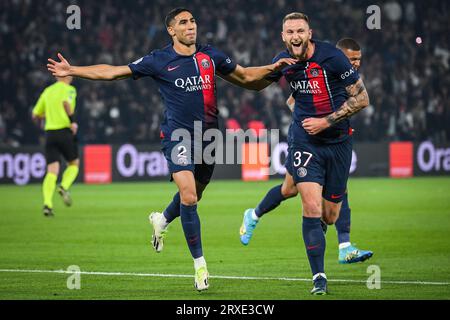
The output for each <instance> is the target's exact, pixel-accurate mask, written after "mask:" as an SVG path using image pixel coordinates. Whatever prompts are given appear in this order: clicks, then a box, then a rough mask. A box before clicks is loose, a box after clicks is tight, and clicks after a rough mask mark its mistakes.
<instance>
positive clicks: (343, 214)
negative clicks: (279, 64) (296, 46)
mask: <svg viewBox="0 0 450 320" xmlns="http://www.w3.org/2000/svg"><path fill="white" fill-rule="evenodd" d="M336 47H337V48H338V49H340V50H342V52H343V53H344V54H345V56H346V57H347V58H348V60H349V61H350V63H351V65H352V66H353V68H354V69H355V70H358V69H359V67H360V65H361V58H362V53H361V47H360V45H359V44H358V43H357V42H356V41H355V40H353V39H350V38H344V39H341V40H339V41H338V43H337V44H336ZM286 103H287V105H288V107H289V109H290V110H291V111H292V112H294V107H295V99H294V97H293V96H292V95H290V96H289V98H288V100H287V102H286ZM288 166H289V164H288V165H287V166H286V167H288ZM297 194H298V191H297V187H296V186H295V183H294V180H293V178H292V175H291V173H289V172H287V173H286V177H285V180H284V182H283V184H281V185H278V186H276V187H273V188H272V189H271V190H270V191H269V192H268V193H267V194H266V196H265V197H264V198H263V200H262V201H261V202H260V203H259V204H258V206H257V207H256V208H251V209H247V210H246V211H245V213H244V219H243V222H242V226H241V229H240V239H241V243H242V244H244V245H248V244H249V242H250V239H251V237H252V235H253V231H254V229H255V228H256V225H257V223H258V221H259V219H260V218H261V217H263V215H264V214H266V213H268V212H270V211H272V210H274V209H275V208H277V207H278V206H279V205H280V203H281V202H282V201H284V200H286V199H289V198H292V197H295V196H296V195H297ZM350 216H351V209H350V206H349V203H348V193H347V192H346V193H345V194H344V196H343V199H342V207H341V211H340V213H339V218H338V219H337V221H336V223H335V226H336V231H337V236H338V242H339V255H338V261H339V263H342V264H347V263H355V262H361V261H365V260H367V259H369V258H370V257H372V255H373V252H372V251H368V250H361V249H358V248H357V247H355V246H354V245H352V244H351V242H350ZM322 227H323V228H324V231H326V227H327V225H326V224H324V223H322Z"/></svg>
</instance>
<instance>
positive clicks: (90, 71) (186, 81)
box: [47, 8, 295, 291]
mask: <svg viewBox="0 0 450 320" xmlns="http://www.w3.org/2000/svg"><path fill="white" fill-rule="evenodd" d="M165 23H166V28H167V32H168V33H169V35H170V36H171V38H172V41H173V42H172V44H170V45H168V46H166V47H165V48H163V49H161V50H155V51H153V52H151V53H150V54H149V55H147V56H145V57H143V58H141V59H139V60H137V61H135V62H133V63H130V64H129V65H125V66H110V65H95V66H87V67H75V66H71V65H70V64H69V63H68V62H67V60H65V59H64V57H63V56H62V55H61V54H58V57H59V58H60V60H61V61H60V62H56V61H54V60H52V59H49V64H48V65H47V66H48V69H49V71H51V72H52V73H53V74H55V75H61V76H62V75H72V76H76V77H81V78H86V79H92V80H117V79H124V78H129V77H133V78H134V79H139V78H142V77H146V76H150V77H152V78H153V79H154V80H155V81H156V82H157V83H158V85H159V89H160V93H161V96H162V99H163V101H164V104H165V111H164V115H165V119H164V121H163V122H162V124H161V142H162V150H163V152H164V155H165V157H166V159H167V162H168V166H169V171H170V173H171V177H172V179H173V180H174V181H175V183H176V185H177V187H178V192H177V193H176V194H175V196H174V197H173V201H172V202H171V203H170V204H169V205H168V207H167V208H166V209H165V210H164V212H163V213H158V212H153V213H152V214H151V215H150V217H149V219H150V222H151V224H152V226H153V235H152V245H153V247H154V249H155V250H156V251H157V252H160V251H161V250H162V249H163V240H164V235H165V232H166V229H167V226H168V225H169V223H170V222H171V221H173V220H174V219H175V218H177V217H178V216H180V217H181V224H182V226H183V232H184V235H185V238H186V242H187V244H188V247H189V249H190V252H191V255H192V257H193V259H194V269H195V281H194V285H195V287H196V289H197V290H199V291H201V290H206V289H208V287H209V284H208V271H207V266H206V261H205V258H204V256H203V249H202V241H201V232H200V231H201V229H200V219H199V216H198V213H197V203H198V201H199V200H200V199H201V197H202V193H203V191H204V189H205V187H206V186H207V185H208V183H209V181H210V179H211V176H212V174H213V170H214V164H207V163H205V162H204V161H203V162H202V163H197V164H195V163H194V155H195V153H196V152H198V151H200V152H202V151H203V150H194V144H193V142H189V143H188V142H182V144H181V145H180V143H179V141H178V140H177V139H176V140H177V141H174V140H173V139H172V138H173V137H172V133H173V132H174V131H175V130H176V129H184V130H187V131H188V132H189V133H191V134H192V133H193V131H194V122H200V123H201V124H202V128H203V129H204V130H206V129H209V128H217V127H218V119H217V115H218V111H217V104H216V73H217V75H219V76H221V77H223V78H225V79H227V80H228V81H231V82H233V83H235V84H238V85H241V86H245V87H246V88H249V89H252V88H253V83H255V82H257V81H258V80H261V79H264V78H265V77H266V76H268V75H269V74H271V73H272V72H274V71H277V70H281V68H283V67H284V66H286V65H289V64H294V63H295V60H294V59H292V58H290V57H287V58H286V59H281V60H279V61H277V62H275V63H274V64H271V65H268V66H262V67H252V68H243V67H241V66H239V65H237V64H236V63H235V62H233V61H232V59H231V58H230V57H228V56H227V55H226V54H224V53H223V52H221V51H219V50H217V49H215V48H213V47H211V46H209V45H207V46H203V45H197V44H196V39H197V24H196V21H195V19H194V17H193V15H192V13H191V12H190V11H189V10H188V9H185V8H177V9H174V10H172V11H171V12H170V13H169V14H168V15H167V17H166V19H165ZM255 89H256V88H255ZM200 145H201V146H202V149H204V148H205V146H206V145H205V143H203V142H201V143H200Z"/></svg>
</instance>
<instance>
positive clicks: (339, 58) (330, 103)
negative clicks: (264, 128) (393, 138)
mask: <svg viewBox="0 0 450 320" xmlns="http://www.w3.org/2000/svg"><path fill="white" fill-rule="evenodd" d="M312 42H313V43H314V44H315V50H314V54H313V56H312V57H311V58H310V59H309V60H307V61H302V62H298V63H296V64H295V65H292V66H288V67H286V68H284V69H283V70H281V71H279V72H274V73H272V74H271V75H269V76H268V77H267V79H268V80H270V81H278V80H280V79H281V78H282V77H283V76H284V77H285V78H286V80H287V81H288V83H289V86H290V88H291V91H292V95H293V97H294V98H295V108H294V114H293V117H294V123H295V124H297V125H296V126H294V127H295V130H292V132H293V134H295V137H294V139H295V140H296V141H299V140H300V141H310V142H316V143H337V142H340V141H344V140H345V139H347V138H348V135H349V134H350V121H349V120H348V119H346V120H343V121H341V122H339V123H337V124H335V125H334V126H332V127H330V128H328V129H326V130H324V131H323V132H321V133H320V134H318V135H315V136H312V135H309V134H308V133H307V132H306V131H305V130H304V129H303V127H302V125H301V123H302V121H303V120H304V119H305V118H310V117H324V116H327V115H329V114H331V113H333V112H334V111H336V110H337V109H339V108H340V107H341V106H342V104H343V103H344V102H345V101H346V100H347V99H348V94H347V91H346V90H345V88H346V87H347V86H349V85H352V84H354V83H355V82H356V81H358V79H359V75H358V72H357V71H356V70H355V69H354V68H353V67H352V65H351V64H350V62H349V60H348V58H347V57H346V56H345V55H344V53H343V52H342V51H341V50H339V49H337V48H336V47H334V46H333V45H331V44H329V43H326V42H322V41H317V40H312ZM282 58H292V56H291V55H290V54H289V51H288V50H285V51H283V52H281V53H279V54H278V55H277V56H276V57H275V58H274V59H273V62H274V63H275V62H276V61H278V60H280V59H282ZM299 127H300V128H299Z"/></svg>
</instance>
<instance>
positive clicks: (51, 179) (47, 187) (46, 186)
mask: <svg viewBox="0 0 450 320" xmlns="http://www.w3.org/2000/svg"><path fill="white" fill-rule="evenodd" d="M57 179H58V176H57V175H56V174H54V173H51V172H47V174H46V175H45V178H44V182H43V183H42V194H43V195H44V205H46V206H47V207H49V208H53V194H54V193H55V188H56V180H57Z"/></svg>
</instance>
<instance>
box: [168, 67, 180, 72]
mask: <svg viewBox="0 0 450 320" xmlns="http://www.w3.org/2000/svg"><path fill="white" fill-rule="evenodd" d="M179 67H180V66H176V67H168V68H167V71H169V72H170V71H173V70H176V69H178V68H179Z"/></svg>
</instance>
